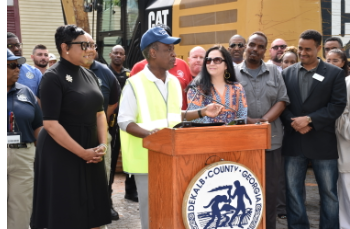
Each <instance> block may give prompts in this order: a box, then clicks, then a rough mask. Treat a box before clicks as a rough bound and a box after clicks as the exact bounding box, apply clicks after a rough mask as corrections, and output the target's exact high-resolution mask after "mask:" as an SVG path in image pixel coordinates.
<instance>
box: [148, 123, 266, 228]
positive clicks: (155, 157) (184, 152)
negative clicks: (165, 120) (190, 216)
mask: <svg viewBox="0 0 350 229" xmlns="http://www.w3.org/2000/svg"><path fill="white" fill-rule="evenodd" d="M143 147H145V148H147V149H148V150H149V151H148V166H149V173H148V175H149V228H152V229H153V228H157V229H158V228H163V229H184V228H185V226H184V224H183V220H182V200H183V196H184V193H185V191H186V189H187V186H188V184H189V183H190V181H191V179H192V178H193V177H194V176H195V175H196V174H197V173H198V172H199V171H200V170H201V169H202V168H203V167H204V166H205V163H206V161H207V159H208V158H209V157H210V156H213V155H216V156H218V157H211V158H210V159H209V160H208V162H207V163H208V164H210V163H213V162H217V161H219V158H223V159H224V160H225V161H233V162H237V163H240V164H243V165H244V166H246V167H248V168H249V169H250V170H251V171H252V172H253V173H254V174H255V175H256V176H257V177H258V179H259V181H260V184H261V185H262V186H263V192H264V193H265V149H268V148H270V147H271V127H270V124H262V125H240V126H219V127H197V128H184V129H169V128H166V129H162V130H160V131H159V132H157V133H155V134H153V135H150V136H148V137H146V138H144V140H143ZM265 224H266V223H265V210H264V212H263V217H262V220H261V222H260V225H259V226H258V227H257V228H259V229H265Z"/></svg>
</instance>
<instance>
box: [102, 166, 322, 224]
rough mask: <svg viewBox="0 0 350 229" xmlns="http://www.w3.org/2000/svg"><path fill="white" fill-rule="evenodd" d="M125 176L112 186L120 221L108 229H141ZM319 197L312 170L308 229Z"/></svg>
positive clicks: (315, 221) (316, 215)
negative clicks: (126, 191)
mask: <svg viewBox="0 0 350 229" xmlns="http://www.w3.org/2000/svg"><path fill="white" fill-rule="evenodd" d="M124 180H125V175H124V174H122V173H118V174H116V176H115V179H114V184H113V196H112V198H113V205H114V208H115V209H116V210H117V211H118V213H119V216H120V219H119V220H117V221H112V224H110V225H108V229H141V224H140V216H139V211H138V203H135V202H132V201H129V200H125V199H124ZM319 201H320V199H319V195H318V187H317V184H316V181H315V177H314V174H313V171H312V169H309V170H308V173H307V176H306V209H307V214H308V216H309V220H310V228H312V229H313V228H318V225H319V206H320V205H319ZM276 220H277V229H287V228H288V227H287V220H286V219H279V218H276Z"/></svg>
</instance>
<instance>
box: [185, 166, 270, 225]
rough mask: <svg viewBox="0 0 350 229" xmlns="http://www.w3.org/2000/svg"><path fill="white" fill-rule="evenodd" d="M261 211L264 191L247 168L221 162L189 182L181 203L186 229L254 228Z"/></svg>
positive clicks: (258, 221) (200, 172)
mask: <svg viewBox="0 0 350 229" xmlns="http://www.w3.org/2000/svg"><path fill="white" fill-rule="evenodd" d="M263 208H264V196H263V190H262V187H261V185H260V183H259V180H258V178H257V177H256V176H255V175H254V173H253V172H252V171H250V170H249V169H248V168H247V167H245V166H243V165H242V164H238V163H235V162H230V161H221V162H217V163H213V164H210V165H208V166H206V167H204V168H203V169H202V170H201V171H199V172H198V173H197V175H196V176H195V177H194V178H193V179H192V180H191V182H190V184H189V185H188V187H187V190H186V192H185V195H184V198H183V202H182V218H183V221H184V225H185V227H186V229H224V228H244V229H254V228H257V227H258V225H259V223H260V220H261V217H262V214H263Z"/></svg>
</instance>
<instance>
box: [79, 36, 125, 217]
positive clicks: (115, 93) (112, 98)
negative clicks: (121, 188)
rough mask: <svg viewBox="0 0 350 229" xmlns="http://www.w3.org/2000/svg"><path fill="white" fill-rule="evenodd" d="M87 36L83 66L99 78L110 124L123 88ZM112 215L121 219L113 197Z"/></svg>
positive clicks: (110, 181) (108, 161) (108, 167)
mask: <svg viewBox="0 0 350 229" xmlns="http://www.w3.org/2000/svg"><path fill="white" fill-rule="evenodd" d="M85 36H86V37H87V39H88V41H89V44H88V47H87V49H86V54H87V55H86V56H85V57H86V58H87V59H88V60H89V61H88V63H87V65H86V66H83V67H85V68H87V69H90V70H91V71H93V72H94V73H95V75H96V76H97V78H98V82H99V84H100V88H101V92H102V94H103V99H104V103H103V108H104V111H105V113H106V116H107V121H108V123H109V124H110V123H111V122H112V120H110V119H112V118H111V117H113V114H114V112H115V109H116V108H117V106H118V101H119V97H120V93H121V88H120V85H119V82H118V81H117V80H116V78H115V77H114V75H113V73H112V72H111V70H109V68H108V67H107V66H106V65H104V64H101V63H100V62H98V61H95V57H96V55H97V53H96V44H95V41H94V40H93V39H92V37H91V36H90V35H89V34H87V33H85ZM112 139H113V138H112V136H111V135H108V139H107V142H108V143H109V142H110V143H111V144H108V148H111V149H113V147H110V146H113V144H112V143H113V142H112ZM111 149H108V150H107V154H106V155H105V164H106V172H107V180H108V185H109V187H111V186H112V184H113V179H111V174H112V173H113V177H114V170H115V167H114V169H113V168H111V167H112V166H111V165H113V163H111V161H112V162H113V151H111ZM109 152H110V153H109ZM108 154H109V155H108ZM109 190H110V195H111V194H112V192H111V191H112V189H111V188H110V189H109ZM111 216H112V220H118V219H119V214H118V212H116V211H115V210H114V208H113V202H112V199H111Z"/></svg>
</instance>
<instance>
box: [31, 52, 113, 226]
mask: <svg viewBox="0 0 350 229" xmlns="http://www.w3.org/2000/svg"><path fill="white" fill-rule="evenodd" d="M40 98H41V105H42V111H43V119H44V121H45V120H58V121H59V123H60V124H61V125H62V126H63V127H64V128H65V130H66V131H67V132H68V134H69V135H70V136H71V137H72V138H73V139H74V140H75V141H76V142H78V143H79V144H80V145H81V146H82V147H84V148H85V149H87V148H93V147H96V146H97V145H99V142H98V139H97V126H96V113H97V112H99V111H103V96H102V93H101V91H100V89H99V86H98V81H97V78H96V76H95V75H94V74H93V73H92V72H91V71H89V70H86V69H84V68H82V67H79V66H76V65H73V64H71V63H70V62H68V61H67V60H65V59H63V58H61V60H60V62H59V63H58V64H56V65H55V66H53V67H51V68H50V69H49V70H48V71H47V72H46V73H45V74H44V76H43V78H42V81H41V84H40ZM34 174H35V176H34V200H33V213H32V219H31V227H32V228H49V229H56V228H57V229H62V228H65V229H70V228H71V229H88V228H93V227H98V226H102V225H106V224H109V223H111V213H110V204H109V198H110V197H109V194H108V191H107V180H106V173H105V166H104V162H100V163H96V164H94V163H91V164H87V163H86V161H84V160H83V159H81V158H80V157H78V156H76V155H75V154H74V153H72V152H70V151H68V150H66V149H65V148H63V147H62V146H61V145H59V144H58V143H56V141H55V140H53V138H52V137H51V136H50V135H49V134H48V133H47V131H46V130H45V129H43V130H42V131H41V132H40V134H39V137H38V145H37V149H36V158H35V166H34Z"/></svg>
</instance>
